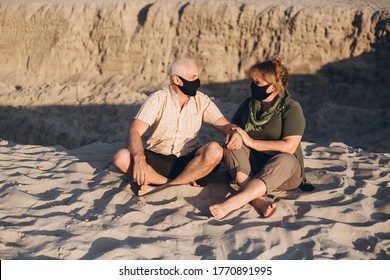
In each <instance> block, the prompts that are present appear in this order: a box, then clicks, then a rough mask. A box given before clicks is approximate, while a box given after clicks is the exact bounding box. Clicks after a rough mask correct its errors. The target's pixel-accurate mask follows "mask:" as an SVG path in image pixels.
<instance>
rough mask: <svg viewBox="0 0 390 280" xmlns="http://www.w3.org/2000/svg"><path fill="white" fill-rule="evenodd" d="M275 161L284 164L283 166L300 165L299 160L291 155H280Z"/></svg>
mask: <svg viewBox="0 0 390 280" xmlns="http://www.w3.org/2000/svg"><path fill="white" fill-rule="evenodd" d="M273 159H274V160H275V161H279V162H283V164H286V165H289V166H294V165H296V164H299V163H298V160H297V158H296V157H295V156H294V155H293V154H290V153H280V154H277V155H276V156H274V157H273Z"/></svg>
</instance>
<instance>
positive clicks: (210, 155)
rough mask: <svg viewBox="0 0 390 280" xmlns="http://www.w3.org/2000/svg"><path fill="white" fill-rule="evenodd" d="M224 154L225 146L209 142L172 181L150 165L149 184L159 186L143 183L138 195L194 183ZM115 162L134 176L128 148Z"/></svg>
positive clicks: (207, 172) (219, 160)
mask: <svg viewBox="0 0 390 280" xmlns="http://www.w3.org/2000/svg"><path fill="white" fill-rule="evenodd" d="M222 156H223V148H222V147H221V145H219V144H218V143H217V142H210V143H207V144H206V145H204V146H202V147H201V148H199V149H198V150H197V151H196V153H195V157H194V158H193V159H192V160H191V161H190V162H189V163H188V164H187V166H186V167H185V168H184V170H183V171H182V172H181V173H180V174H179V175H178V176H177V177H176V178H174V179H172V180H170V181H169V180H168V178H166V177H164V176H162V175H160V174H159V173H157V172H156V171H155V170H154V169H153V168H152V167H151V166H148V169H149V174H148V176H149V184H154V185H158V186H157V187H153V186H151V185H149V184H146V185H142V186H140V187H141V188H140V190H139V192H138V195H140V196H142V195H146V194H148V193H151V192H157V191H160V190H162V189H164V188H167V187H172V186H176V185H182V184H192V183H194V182H195V181H196V180H198V179H200V178H203V177H205V176H206V175H208V174H209V173H210V172H211V171H212V170H213V169H214V168H215V167H216V166H217V165H218V164H219V163H220V162H221V160H222ZM114 164H115V166H116V167H118V169H119V170H120V171H121V172H122V173H124V174H126V175H127V176H129V177H131V176H132V166H131V155H130V152H129V150H128V149H121V150H119V151H118V152H117V153H116V154H115V156H114Z"/></svg>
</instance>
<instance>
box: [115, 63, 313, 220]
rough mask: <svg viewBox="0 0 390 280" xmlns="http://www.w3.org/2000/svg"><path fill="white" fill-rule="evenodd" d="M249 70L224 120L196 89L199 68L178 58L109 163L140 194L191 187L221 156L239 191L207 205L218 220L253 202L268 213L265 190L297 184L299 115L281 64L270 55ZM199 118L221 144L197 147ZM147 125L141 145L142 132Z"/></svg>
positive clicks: (301, 117) (270, 209)
mask: <svg viewBox="0 0 390 280" xmlns="http://www.w3.org/2000/svg"><path fill="white" fill-rule="evenodd" d="M248 76H249V78H250V79H251V80H252V82H251V84H250V85H249V84H248V92H250V93H251V96H250V97H249V98H245V97H244V96H243V102H242V104H241V105H240V106H239V107H238V109H237V111H236V113H235V115H234V117H233V119H232V122H229V121H228V120H227V119H226V118H225V117H224V116H223V115H222V113H221V112H220V110H219V109H218V108H217V106H216V105H215V104H214V103H213V101H212V100H211V99H210V98H209V97H208V96H207V95H205V94H203V93H202V92H200V91H198V88H199V87H200V79H199V70H198V67H197V66H196V63H195V62H194V61H193V60H192V59H188V58H183V59H178V60H176V61H174V62H173V63H172V64H171V65H170V68H169V77H170V84H169V86H168V87H165V88H163V89H161V90H159V91H157V92H154V93H153V94H151V95H150V96H149V98H148V99H147V100H146V101H145V103H144V104H143V105H142V107H141V108H140V110H139V111H138V113H137V115H136V116H135V117H134V120H133V122H132V124H131V125H130V128H129V131H128V141H127V147H126V148H123V149H121V150H119V151H118V152H117V153H116V154H115V155H114V164H115V166H116V167H117V168H118V169H119V170H120V171H121V172H123V173H124V174H126V175H127V176H129V177H130V178H133V179H134V180H135V181H136V182H137V184H138V185H139V186H140V190H139V192H138V195H139V196H143V195H146V194H148V193H151V192H156V191H159V190H162V189H164V188H168V187H172V186H177V185H182V184H191V185H196V181H197V180H199V179H201V178H204V177H205V176H207V175H208V174H210V173H211V172H213V171H215V170H216V169H217V168H218V166H219V164H220V162H221V160H222V159H223V161H224V163H225V165H226V168H227V170H228V172H229V175H230V176H231V177H232V179H233V180H235V181H236V182H237V184H238V185H239V186H240V187H241V191H240V192H239V193H238V194H236V195H234V196H232V197H231V198H229V199H227V200H226V201H224V202H222V203H220V204H215V205H211V206H210V212H211V214H212V215H213V216H214V217H215V218H217V219H223V218H224V217H225V216H226V215H228V214H229V213H230V212H232V211H234V210H236V209H238V208H241V207H242V206H244V205H245V204H246V203H251V204H252V205H253V206H254V207H256V208H257V209H258V210H259V211H260V213H261V214H262V216H263V217H269V216H270V215H272V214H273V213H274V211H275V209H276V204H275V203H274V202H268V201H267V200H265V199H264V196H265V195H266V194H267V193H269V192H272V191H275V190H277V189H278V190H292V189H295V188H297V187H298V186H299V185H300V184H301V183H302V181H303V178H304V173H303V156H302V150H301V146H300V142H301V139H302V135H303V131H304V128H305V118H304V115H303V112H302V109H301V106H300V105H299V103H298V102H297V101H294V100H293V99H291V96H290V94H289V92H288V90H287V79H288V73H287V69H286V68H285V67H284V66H283V64H282V63H281V60H280V59H279V58H275V59H272V60H268V61H264V62H261V63H256V64H254V65H253V66H252V67H251V68H250V69H249V70H248ZM202 122H205V123H207V124H209V125H211V126H212V127H214V128H215V129H216V130H218V131H220V132H221V133H223V134H224V135H225V143H224V145H223V146H222V145H220V144H219V143H217V142H210V143H207V144H205V145H203V146H199V144H198V139H197V135H198V133H199V130H200V128H201V125H202ZM149 128H150V130H151V132H150V136H149V138H148V140H147V147H146V148H144V147H143V144H142V140H141V136H142V135H143V134H144V133H145V132H146V131H147V130H148V129H149Z"/></svg>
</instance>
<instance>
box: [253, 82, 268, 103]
mask: <svg viewBox="0 0 390 280" xmlns="http://www.w3.org/2000/svg"><path fill="white" fill-rule="evenodd" d="M270 86H271V85H265V86H262V87H259V86H257V85H256V84H255V83H254V82H252V84H251V91H252V98H253V99H256V100H258V101H262V100H264V99H266V98H267V97H268V96H269V95H270V94H271V93H267V89H268V88H269V87H270Z"/></svg>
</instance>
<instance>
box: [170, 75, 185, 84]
mask: <svg viewBox="0 0 390 280" xmlns="http://www.w3.org/2000/svg"><path fill="white" fill-rule="evenodd" d="M172 82H173V83H174V84H175V85H177V86H182V85H181V84H182V83H183V82H182V81H181V80H180V79H179V77H178V76H177V75H173V76H172Z"/></svg>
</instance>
